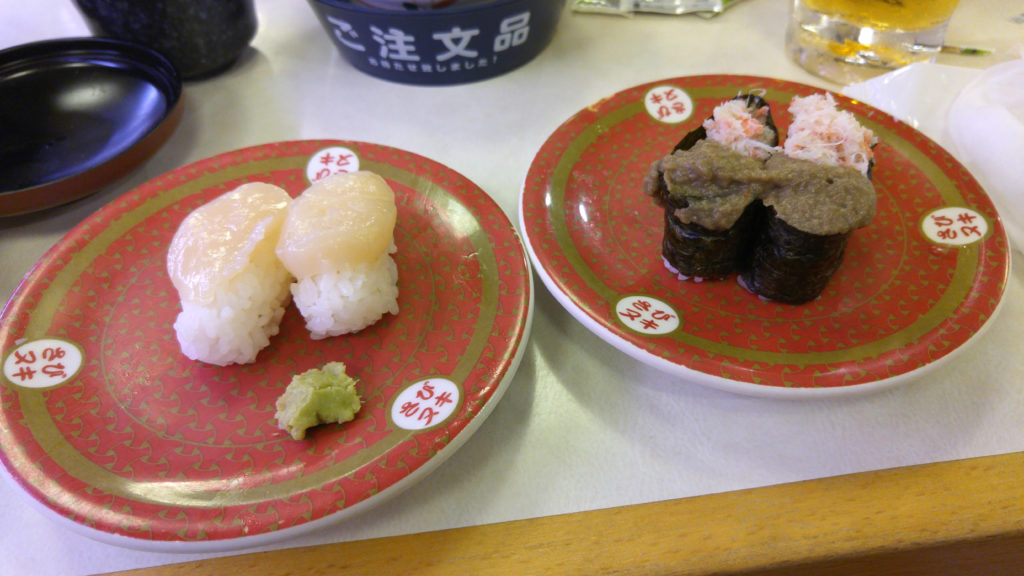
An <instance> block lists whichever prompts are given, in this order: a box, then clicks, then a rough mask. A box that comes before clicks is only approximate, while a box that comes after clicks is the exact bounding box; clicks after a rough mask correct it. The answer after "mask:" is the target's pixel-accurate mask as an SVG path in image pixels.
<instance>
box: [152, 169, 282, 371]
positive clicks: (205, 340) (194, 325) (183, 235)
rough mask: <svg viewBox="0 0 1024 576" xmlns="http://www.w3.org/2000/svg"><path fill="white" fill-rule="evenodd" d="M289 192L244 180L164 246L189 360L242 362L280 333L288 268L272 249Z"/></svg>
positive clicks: (196, 214) (183, 346) (222, 363)
mask: <svg viewBox="0 0 1024 576" xmlns="http://www.w3.org/2000/svg"><path fill="white" fill-rule="evenodd" d="M290 203H291V197H290V196H289V195H288V193H287V192H285V191H284V190H282V189H281V188H278V187H277V186H274V185H272V184H265V183H262V182H251V183H248V184H243V185H242V186H239V187H238V188H235V189H234V190H232V191H230V192H227V193H225V194H223V195H221V196H218V197H217V198H215V199H213V200H211V201H210V202H208V203H206V204H204V205H202V206H200V207H199V208H197V209H196V210H194V211H193V212H192V213H190V214H189V215H188V216H186V217H185V219H184V220H183V221H182V223H181V225H180V226H179V227H178V230H177V231H176V232H175V234H174V238H173V239H172V240H171V245H170V247H169V248H168V250H167V271H168V273H169V275H170V277H171V282H172V283H173V284H174V287H175V289H176V290H177V291H178V296H179V297H180V298H181V306H182V311H181V313H180V314H178V318H177V320H175V322H174V330H175V333H176V334H177V337H178V343H179V345H180V346H181V351H182V353H184V354H185V355H186V356H188V357H189V358H191V359H193V360H200V361H202V362H207V363H209V364H216V365H219V366H226V365H228V364H247V363H250V362H252V361H254V360H255V359H256V355H257V354H258V353H259V351H260V350H262V349H263V348H265V347H266V346H267V345H268V344H269V343H270V338H271V337H272V336H274V335H275V334H277V333H278V330H279V327H280V323H281V318H282V317H283V316H284V308H285V306H287V304H288V299H289V297H290V293H289V285H290V284H291V280H292V277H291V274H289V273H288V270H287V269H286V268H285V267H284V266H283V265H282V264H281V262H280V261H279V260H278V259H277V255H276V254H275V253H274V249H275V247H276V246H277V241H278V236H279V235H280V232H281V227H282V225H283V224H284V219H285V215H286V214H287V210H288V205H289V204H290Z"/></svg>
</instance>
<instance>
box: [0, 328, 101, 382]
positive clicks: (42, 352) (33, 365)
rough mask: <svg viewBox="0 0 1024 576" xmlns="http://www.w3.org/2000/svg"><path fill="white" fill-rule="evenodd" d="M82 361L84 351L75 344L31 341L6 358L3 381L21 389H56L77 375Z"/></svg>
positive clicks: (44, 340) (56, 339)
mask: <svg viewBox="0 0 1024 576" xmlns="http://www.w3.org/2000/svg"><path fill="white" fill-rule="evenodd" d="M83 361H84V356H83V354H82V349H81V348H79V347H78V346H77V345H76V344H75V343H73V342H69V341H67V340H62V339H59V338H42V339H39V340H29V341H27V342H22V343H21V344H19V345H18V346H17V347H16V348H14V349H13V350H11V351H10V352H9V353H8V354H7V357H6V358H4V366H3V368H4V372H3V373H4V379H6V380H7V382H10V383H11V384H14V385H15V386H20V387H22V388H53V387H54V386H59V385H61V384H64V383H65V382H68V381H69V380H71V379H72V378H74V377H75V376H77V375H78V372H79V371H80V370H81V369H82V364H83Z"/></svg>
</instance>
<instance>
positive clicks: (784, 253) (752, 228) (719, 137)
mask: <svg viewBox="0 0 1024 576" xmlns="http://www.w3.org/2000/svg"><path fill="white" fill-rule="evenodd" d="M789 111H790V113H791V114H792V116H793V121H792V123H791V124H790V127H789V133H788V137H787V138H786V142H785V145H784V146H782V147H779V146H778V142H779V137H778V131H777V129H776V128H775V124H774V122H773V121H772V119H771V113H770V111H769V110H768V104H767V103H766V102H765V101H764V100H763V99H761V98H759V97H757V96H740V97H738V98H735V99H733V100H729V101H726V102H724V103H723V104H721V105H719V106H718V107H716V108H715V111H714V113H713V115H712V116H711V118H708V119H707V120H705V121H704V123H703V124H702V125H701V126H700V127H698V128H697V129H696V130H693V131H692V132H690V133H688V134H687V135H686V136H685V137H684V138H683V139H682V140H681V141H680V142H679V144H678V145H677V146H676V148H675V149H674V150H673V152H672V153H671V154H670V155H668V156H665V157H663V158H661V159H660V160H658V161H657V162H655V163H654V164H653V165H652V166H651V167H650V170H649V171H648V173H647V174H646V176H645V178H644V192H645V193H646V194H648V195H649V196H651V197H652V198H654V201H655V203H656V204H657V205H659V206H661V207H662V208H663V209H664V235H663V238H662V248H661V253H662V257H663V260H664V263H665V266H666V267H667V268H668V269H669V270H671V271H672V272H673V273H674V274H677V275H678V276H679V278H680V279H691V278H692V279H697V280H702V279H722V278H726V277H728V276H730V275H732V274H734V273H736V272H738V273H739V282H740V284H742V285H743V286H744V287H745V288H747V289H748V290H749V291H751V292H753V293H755V294H757V295H759V296H761V297H762V298H765V299H769V300H774V301H778V302H785V303H792V304H800V303H804V302H809V301H811V300H814V299H815V298H817V297H818V296H819V295H820V294H821V292H822V291H823V290H824V289H825V287H826V286H827V285H828V282H829V280H830V279H831V277H832V275H833V274H834V273H835V271H836V270H837V269H838V268H839V265H840V263H841V262H842V260H843V255H844V253H845V250H846V245H847V241H848V240H849V238H850V236H851V234H852V233H853V231H854V230H856V229H857V228H860V227H863V226H866V225H867V224H868V223H869V222H870V221H871V220H872V218H874V214H875V208H876V206H875V205H876V201H877V200H876V196H875V189H874V187H873V186H872V185H871V180H870V173H871V168H872V166H873V151H872V148H873V146H874V145H875V142H876V139H875V136H874V134H873V133H872V132H871V131H870V130H868V129H866V128H864V127H862V126H861V125H860V124H859V123H858V122H857V120H856V119H855V118H854V116H853V115H852V114H850V113H849V112H845V111H841V110H838V109H837V108H836V104H835V100H834V99H833V98H832V96H831V95H830V94H828V93H822V94H815V95H811V96H807V97H794V98H793V100H792V101H791V102H790V107H789Z"/></svg>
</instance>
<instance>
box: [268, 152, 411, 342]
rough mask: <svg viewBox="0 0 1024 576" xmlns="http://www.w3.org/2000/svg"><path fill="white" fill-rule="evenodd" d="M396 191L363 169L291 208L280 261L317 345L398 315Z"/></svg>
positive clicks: (324, 183)
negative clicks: (291, 279)
mask: <svg viewBox="0 0 1024 576" xmlns="http://www.w3.org/2000/svg"><path fill="white" fill-rule="evenodd" d="M397 213H398V211H397V208H396V207H395V193H394V191H393V190H392V189H391V187H390V186H389V185H388V183H387V181H386V180H384V178H382V177H380V176H379V175H377V174H374V173H373V172H367V171H360V172H353V173H342V174H336V175H333V176H329V177H328V178H325V179H323V180H321V181H319V182H317V183H315V184H313V185H312V186H310V187H309V188H307V189H306V190H305V191H304V192H303V193H302V194H300V195H299V196H298V197H297V198H295V200H293V201H292V203H291V205H290V206H289V207H288V215H287V216H286V218H285V222H284V226H283V227H282V229H281V237H280V239H279V240H278V243H277V256H278V258H279V259H280V260H281V262H283V263H284V266H285V268H287V269H288V271H289V272H291V273H292V275H294V276H295V282H294V283H293V284H292V287H291V293H292V298H293V300H294V301H295V305H296V306H297V307H298V309H299V312H301V313H302V316H303V318H304V319H305V321H306V328H307V329H308V330H309V332H310V335H311V336H312V337H313V338H314V339H320V338H326V337H328V336H338V335H340V334H348V333H352V332H358V331H359V330H362V329H363V328H366V327H367V326H370V325H371V324H374V323H375V322H377V321H378V320H380V319H381V318H383V317H384V315H385V314H388V313H391V314H397V313H398V267H397V266H396V265H395V261H394V260H393V259H392V258H391V254H393V253H394V252H395V251H396V247H395V243H394V230H395V221H396V219H397Z"/></svg>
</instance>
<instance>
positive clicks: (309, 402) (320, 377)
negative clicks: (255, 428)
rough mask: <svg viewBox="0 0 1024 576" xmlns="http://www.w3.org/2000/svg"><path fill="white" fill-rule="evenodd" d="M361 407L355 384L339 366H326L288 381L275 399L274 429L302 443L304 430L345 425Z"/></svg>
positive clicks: (336, 363) (339, 364)
mask: <svg viewBox="0 0 1024 576" xmlns="http://www.w3.org/2000/svg"><path fill="white" fill-rule="evenodd" d="M361 407H362V400H360V398H359V393H358V392H357V391H356V380H355V379H354V378H352V377H351V376H349V375H348V374H346V373H345V365H344V364H342V363H341V362H329V363H328V364H326V365H324V367H323V368H321V369H316V368H314V369H312V370H307V371H306V372H303V373H302V374H298V375H295V376H293V377H292V381H291V383H289V384H288V387H287V388H285V391H284V394H282V395H281V397H279V398H278V399H277V413H276V414H275V416H276V417H277V425H278V427H279V428H281V429H282V430H285V431H286V432H288V433H289V434H291V436H292V438H294V439H296V440H302V439H303V438H305V437H306V430H307V429H309V428H312V427H314V426H317V425H320V424H327V423H330V422H337V423H338V424H341V423H342V422H348V421H349V420H352V419H353V418H355V415H356V412H359V409H360V408H361Z"/></svg>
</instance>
